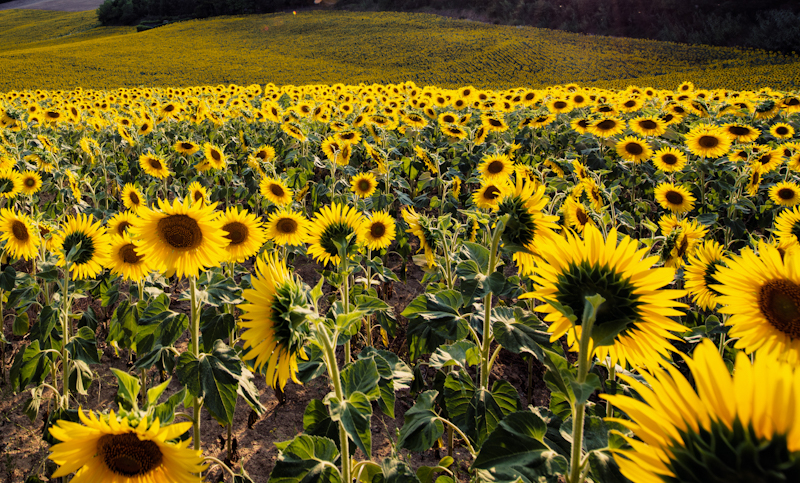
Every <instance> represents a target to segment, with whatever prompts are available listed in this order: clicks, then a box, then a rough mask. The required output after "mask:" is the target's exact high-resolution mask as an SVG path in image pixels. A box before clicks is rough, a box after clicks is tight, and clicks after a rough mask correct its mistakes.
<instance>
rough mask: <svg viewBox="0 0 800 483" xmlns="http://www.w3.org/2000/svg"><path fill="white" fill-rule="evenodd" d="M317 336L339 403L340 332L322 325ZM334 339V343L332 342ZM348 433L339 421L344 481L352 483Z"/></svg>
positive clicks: (342, 399) (341, 394)
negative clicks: (338, 349)
mask: <svg viewBox="0 0 800 483" xmlns="http://www.w3.org/2000/svg"><path fill="white" fill-rule="evenodd" d="M317 334H318V335H319V342H321V343H322V350H323V353H324V354H323V355H324V359H323V360H324V361H325V365H326V366H327V369H328V375H330V378H331V383H333V391H334V394H336V398H337V399H338V400H339V401H344V399H345V397H344V390H343V389H342V381H341V377H340V375H339V366H338V364H336V352H335V349H334V348H335V344H336V340H337V339H338V338H339V332H338V330H337V331H335V332H334V333H333V334H332V336H331V335H330V334H329V333H328V329H327V327H325V325H324V324H322V323H320V324H318V325H317ZM331 339H333V341H331ZM348 444H349V443H348V438H347V431H345V429H344V424H343V423H342V422H341V421H339V446H340V451H341V462H342V481H343V482H347V483H350V482H351V481H352V479H351V478H350V447H349V446H348Z"/></svg>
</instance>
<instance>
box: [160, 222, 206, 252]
mask: <svg viewBox="0 0 800 483" xmlns="http://www.w3.org/2000/svg"><path fill="white" fill-rule="evenodd" d="M156 230H157V231H158V234H159V235H160V236H161V238H162V239H163V240H164V241H165V242H166V243H167V244H168V245H169V246H170V247H172V248H174V249H176V250H191V249H193V248H197V247H199V246H200V244H201V243H202V242H203V232H202V231H201V230H200V226H199V225H198V224H197V221H195V220H194V219H193V218H192V217H190V216H187V215H169V216H167V217H165V218H162V219H160V220H158V227H157V228H156Z"/></svg>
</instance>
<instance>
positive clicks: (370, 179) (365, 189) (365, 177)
mask: <svg viewBox="0 0 800 483" xmlns="http://www.w3.org/2000/svg"><path fill="white" fill-rule="evenodd" d="M377 187H378V181H377V180H376V179H375V175H374V174H372V173H359V174H357V175H355V176H353V177H352V178H350V191H352V192H353V193H355V194H356V195H358V197H359V198H369V197H370V196H372V193H374V192H375V188H377Z"/></svg>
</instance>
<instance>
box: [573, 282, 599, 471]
mask: <svg viewBox="0 0 800 483" xmlns="http://www.w3.org/2000/svg"><path fill="white" fill-rule="evenodd" d="M603 302H605V299H604V298H603V297H601V296H600V295H592V296H590V297H586V302H584V308H583V319H582V321H581V338H580V344H579V346H578V375H577V377H576V378H575V383H576V384H578V385H582V384H584V383H585V382H586V376H587V375H588V374H589V364H590V362H591V358H592V354H591V352H592V351H590V350H589V347H590V344H591V341H592V327H593V326H594V322H595V320H596V319H597V310H598V308H599V307H600V305H602V304H603ZM585 413H586V401H581V402H577V401H576V402H575V404H574V406H573V409H572V455H571V459H570V466H569V478H568V479H567V481H568V482H569V483H582V482H583V479H584V478H585V476H586V475H585V474H583V473H582V472H581V466H582V465H581V453H582V449H583V418H584V415H585Z"/></svg>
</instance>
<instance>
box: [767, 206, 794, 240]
mask: <svg viewBox="0 0 800 483" xmlns="http://www.w3.org/2000/svg"><path fill="white" fill-rule="evenodd" d="M772 231H773V233H774V234H775V235H776V236H777V237H778V240H779V241H780V242H781V243H783V242H787V241H791V242H794V243H797V241H798V240H800V207H798V206H795V207H794V208H793V209H791V210H783V211H782V212H781V213H780V214H779V215H778V216H776V217H775V222H774V225H773V227H772Z"/></svg>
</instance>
